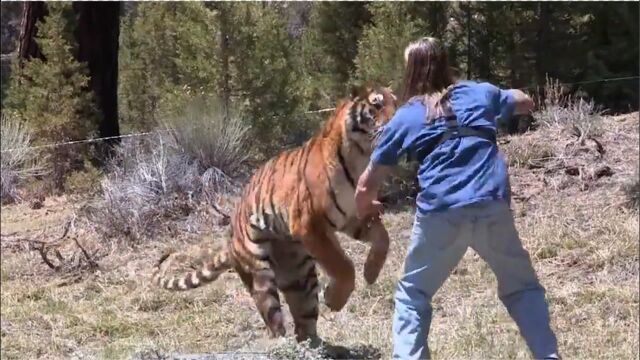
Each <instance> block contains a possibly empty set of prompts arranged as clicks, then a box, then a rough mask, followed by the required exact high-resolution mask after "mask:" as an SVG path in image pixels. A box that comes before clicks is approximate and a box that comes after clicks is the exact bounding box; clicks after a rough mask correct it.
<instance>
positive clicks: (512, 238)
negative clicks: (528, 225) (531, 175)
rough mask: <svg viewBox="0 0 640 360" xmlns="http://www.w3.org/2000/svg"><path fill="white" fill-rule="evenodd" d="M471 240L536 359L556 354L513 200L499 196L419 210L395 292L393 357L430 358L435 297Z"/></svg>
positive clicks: (538, 285) (555, 346) (470, 244)
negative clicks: (440, 209) (443, 208)
mask: <svg viewBox="0 0 640 360" xmlns="http://www.w3.org/2000/svg"><path fill="white" fill-rule="evenodd" d="M469 246H471V247H472V248H473V249H474V250H475V251H476V253H477V254H478V255H479V256H480V257H481V258H482V259H483V260H484V261H486V262H487V263H488V264H489V266H490V267H491V270H492V271H493V272H494V274H495V275H496V278H497V280H498V295H499V297H500V300H501V301H502V303H503V304H504V305H505V306H506V308H507V310H508V311H509V314H510V315H511V317H512V318H513V319H514V320H515V322H516V324H517V325H518V328H519V329H520V333H521V335H522V336H523V338H524V339H525V341H526V342H527V345H528V347H529V349H530V350H531V352H532V353H533V355H534V356H535V357H536V358H537V359H541V358H545V357H553V356H554V355H556V354H557V340H556V337H555V335H554V333H553V331H552V330H551V328H550V326H549V310H548V307H547V303H546V302H545V299H544V289H543V287H542V286H541V285H540V283H539V282H538V279H537V276H536V274H535V271H534V269H533V267H532V265H531V260H530V258H529V253H528V252H527V251H526V250H525V249H524V248H523V247H522V243H521V242H520V238H519V236H518V232H517V230H516V227H515V224H514V221H513V215H512V213H511V210H510V209H509V205H508V204H507V203H506V202H501V201H495V202H485V203H481V204H476V205H470V206H466V207H463V208H459V209H450V210H447V211H445V212H436V213H431V214H428V215H422V214H420V213H417V214H416V217H415V223H414V226H413V233H412V236H411V245H410V246H409V251H408V254H407V258H406V260H405V268H404V275H403V276H402V278H401V279H400V281H399V282H398V287H397V290H396V294H395V314H394V318H393V358H394V359H403V360H405V359H428V358H430V353H429V347H428V345H427V336H428V334H429V327H430V324H431V314H432V308H431V298H432V297H433V295H434V294H435V293H436V292H437V291H438V289H439V288H440V287H441V286H442V284H443V283H444V282H445V280H446V279H447V278H448V277H449V274H450V273H451V271H452V270H453V268H454V267H455V266H456V265H457V264H458V262H459V261H460V259H461V258H462V256H463V255H464V253H465V252H466V250H467V248H468V247H469Z"/></svg>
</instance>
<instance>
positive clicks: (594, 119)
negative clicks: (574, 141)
mask: <svg viewBox="0 0 640 360" xmlns="http://www.w3.org/2000/svg"><path fill="white" fill-rule="evenodd" d="M545 94H546V98H545V102H544V106H542V108H541V109H540V110H539V112H538V113H537V114H536V118H537V120H538V122H539V123H540V124H542V125H543V126H546V127H549V126H560V127H563V128H565V129H567V130H569V131H572V132H573V133H574V134H575V135H576V136H578V137H580V138H581V139H583V138H587V137H589V136H600V135H602V132H603V125H602V110H601V109H600V108H598V107H597V106H596V105H595V103H594V102H593V101H592V100H585V99H583V98H580V97H577V96H574V95H570V94H566V93H565V91H564V89H563V88H562V86H561V85H560V83H559V82H558V81H557V80H553V79H549V78H547V83H546V85H545Z"/></svg>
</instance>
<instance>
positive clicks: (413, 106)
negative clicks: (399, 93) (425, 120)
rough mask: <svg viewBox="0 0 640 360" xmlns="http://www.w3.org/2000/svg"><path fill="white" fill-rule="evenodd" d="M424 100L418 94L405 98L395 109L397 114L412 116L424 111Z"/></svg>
mask: <svg viewBox="0 0 640 360" xmlns="http://www.w3.org/2000/svg"><path fill="white" fill-rule="evenodd" d="M425 109H426V108H425V106H424V102H423V101H422V98H420V97H418V96H414V97H413V98H411V99H409V100H407V102H405V103H404V104H402V105H401V106H400V107H399V108H398V110H396V115H397V116H413V115H415V114H416V113H420V112H424V111H425Z"/></svg>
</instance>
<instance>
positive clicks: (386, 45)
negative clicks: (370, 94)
mask: <svg viewBox="0 0 640 360" xmlns="http://www.w3.org/2000/svg"><path fill="white" fill-rule="evenodd" d="M414 6H415V5H414V4H411V3H373V4H371V5H369V9H370V11H371V14H372V24H371V25H368V26H366V27H365V29H364V31H363V34H362V38H361V39H360V41H359V42H358V55H357V56H356V60H355V63H356V71H355V74H354V79H355V80H356V81H359V82H371V83H374V84H377V85H385V86H391V88H392V89H393V90H394V91H396V92H399V91H400V85H401V82H402V74H403V69H404V58H403V56H404V55H403V54H404V48H405V47H406V46H407V45H408V44H409V43H410V42H411V41H414V40H415V39H417V38H418V37H419V36H425V35H427V34H426V33H425V30H424V29H425V27H424V22H423V21H422V20H420V19H417V18H415V16H414V12H413V11H412V9H413V7H414Z"/></svg>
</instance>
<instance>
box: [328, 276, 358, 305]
mask: <svg viewBox="0 0 640 360" xmlns="http://www.w3.org/2000/svg"><path fill="white" fill-rule="evenodd" d="M354 288H355V284H353V285H349V284H342V285H341V284H340V283H338V282H335V281H331V282H330V283H329V284H328V285H327V287H326V288H325V290H324V303H325V305H327V307H328V308H329V309H331V311H340V310H342V308H343V307H344V306H345V305H346V304H347V301H348V300H349V296H350V295H351V292H352V291H353V289H354Z"/></svg>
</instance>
